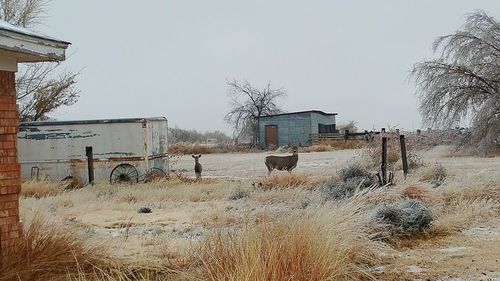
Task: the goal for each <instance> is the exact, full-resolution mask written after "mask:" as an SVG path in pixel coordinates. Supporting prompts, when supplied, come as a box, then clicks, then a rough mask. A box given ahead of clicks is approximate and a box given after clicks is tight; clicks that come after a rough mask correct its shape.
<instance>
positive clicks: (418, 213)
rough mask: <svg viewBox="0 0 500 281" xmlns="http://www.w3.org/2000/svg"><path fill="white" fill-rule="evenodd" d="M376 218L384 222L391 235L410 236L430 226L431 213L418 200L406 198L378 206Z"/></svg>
mask: <svg viewBox="0 0 500 281" xmlns="http://www.w3.org/2000/svg"><path fill="white" fill-rule="evenodd" d="M375 217H376V219H377V220H378V221H380V222H382V223H385V224H386V226H387V227H388V229H387V230H388V232H389V233H390V234H391V235H392V236H393V237H404V236H410V235H413V234H417V233H422V232H424V231H426V230H427V229H429V228H430V226H431V223H432V214H431V212H430V211H429V209H428V208H427V207H426V206H425V205H424V204H423V203H422V201H420V200H416V199H407V200H405V201H403V202H400V203H394V204H391V205H385V206H382V207H380V208H379V209H378V210H377V212H376V215H375Z"/></svg>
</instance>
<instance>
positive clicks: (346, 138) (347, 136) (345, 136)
mask: <svg viewBox="0 0 500 281" xmlns="http://www.w3.org/2000/svg"><path fill="white" fill-rule="evenodd" d="M348 139H349V130H345V131H344V140H345V141H346V140H348Z"/></svg>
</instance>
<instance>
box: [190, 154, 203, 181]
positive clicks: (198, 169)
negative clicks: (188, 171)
mask: <svg viewBox="0 0 500 281" xmlns="http://www.w3.org/2000/svg"><path fill="white" fill-rule="evenodd" d="M191 156H192V157H193V158H194V173H195V175H196V180H197V181H201V171H202V167H201V164H200V157H201V154H198V155H191Z"/></svg>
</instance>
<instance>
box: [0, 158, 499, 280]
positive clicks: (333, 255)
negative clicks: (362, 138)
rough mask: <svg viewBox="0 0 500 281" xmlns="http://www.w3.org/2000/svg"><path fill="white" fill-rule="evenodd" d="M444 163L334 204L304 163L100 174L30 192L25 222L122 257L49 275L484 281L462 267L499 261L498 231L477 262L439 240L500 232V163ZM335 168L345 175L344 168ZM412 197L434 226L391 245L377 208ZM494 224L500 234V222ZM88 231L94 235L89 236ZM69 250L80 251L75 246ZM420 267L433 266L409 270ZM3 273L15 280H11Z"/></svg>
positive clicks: (454, 242) (473, 253) (453, 242)
mask: <svg viewBox="0 0 500 281" xmlns="http://www.w3.org/2000/svg"><path fill="white" fill-rule="evenodd" d="M346 152H348V151H346ZM354 153H355V152H354V151H353V156H354ZM318 155H319V154H318ZM323 155H325V154H323ZM308 156H314V154H312V155H308ZM189 158H190V157H189ZM435 161H436V160H432V162H435ZM439 161H443V163H444V164H445V165H446V168H447V170H449V171H450V173H449V174H448V176H447V178H446V181H445V182H444V183H443V185H442V186H440V187H439V188H436V189H434V188H431V187H430V184H429V183H428V182H424V183H422V182H419V179H420V176H421V175H422V174H423V173H425V171H426V170H425V169H423V168H420V169H418V170H415V171H413V173H411V174H410V175H409V176H408V178H407V180H406V181H405V184H401V182H402V175H401V173H400V172H398V173H399V175H400V177H399V178H398V180H397V181H396V185H393V186H390V187H380V188H367V189H363V190H357V191H356V192H355V193H354V194H353V196H352V197H350V198H349V199H345V200H341V201H325V200H324V198H323V197H322V196H321V192H320V190H319V189H314V187H316V186H319V185H321V183H322V182H323V179H322V178H316V177H314V176H312V175H309V174H300V173H299V174H297V173H296V171H294V172H293V173H292V174H289V173H286V172H279V171H277V172H273V174H272V175H271V176H270V177H267V178H265V179H264V181H263V182H262V183H263V188H253V189H252V184H251V182H255V181H257V182H258V181H261V180H262V179H263V178H262V177H260V174H259V175H256V176H255V177H254V178H252V179H251V180H246V179H237V180H234V179H233V180H210V181H205V180H204V181H203V182H201V183H200V182H194V181H191V180H190V178H188V177H185V176H182V175H181V177H175V176H174V177H172V178H171V179H170V180H164V181H158V182H153V183H148V184H137V185H124V186H114V185H109V184H104V183H99V184H96V185H95V186H93V187H92V188H83V189H79V190H70V191H66V192H63V193H60V194H57V195H56V196H39V197H27V196H24V197H23V199H22V200H21V215H22V219H23V221H29V220H30V219H29V218H30V217H31V216H32V214H33V213H37V211H40V212H42V213H44V216H45V217H46V218H47V219H50V220H51V222H53V223H54V224H55V225H57V226H59V227H61V229H60V230H66V229H67V228H68V227H69V228H71V229H72V230H74V231H75V232H77V233H78V235H77V236H71V237H72V238H71V239H76V240H75V241H76V242H74V243H83V245H84V246H85V247H87V248H89V249H90V248H92V247H96V246H93V245H95V244H94V243H95V242H96V241H101V242H100V243H102V244H101V245H100V246H99V247H100V248H102V249H106V250H107V252H108V253H110V254H109V259H110V260H112V261H116V263H113V264H102V261H100V260H99V258H98V257H97V258H93V257H92V256H90V257H89V258H85V257H83V258H82V257H81V255H80V256H78V255H77V256H78V258H77V259H78V261H79V263H78V264H77V263H75V262H73V260H75V259H74V258H70V257H69V255H72V254H67V253H65V255H63V254H61V256H62V257H63V256H64V257H66V259H67V266H68V267H70V270H68V271H67V273H64V274H61V273H60V272H59V271H54V274H53V275H50V274H49V273H47V272H42V274H46V275H41V276H42V280H51V278H52V280H79V281H97V280H99V281H101V280H102V281H104V280H106V281H116V280H120V281H129V280H133V281H136V280H140V281H146V280H360V279H361V280H366V279H373V278H378V279H381V280H390V279H391V278H392V280H401V279H405V280H414V279H422V280H426V279H431V280H436V279H443V278H446V276H458V277H461V278H462V279H467V280H469V279H474V278H468V277H467V276H465V275H461V274H462V272H463V268H464V264H466V263H467V262H469V263H470V261H471V260H472V259H476V262H475V263H477V264H479V263H481V265H478V267H480V268H481V266H483V265H485V264H487V265H488V266H490V265H495V263H494V262H490V263H482V262H480V259H478V258H477V257H481V258H484V259H487V260H491V257H492V256H493V254H494V253H495V251H493V249H492V245H494V243H493V242H492V241H490V240H487V239H489V238H488V237H490V236H487V237H486V238H485V240H484V241H490V242H489V243H490V244H487V246H485V249H479V248H478V249H472V248H471V250H470V251H469V252H467V256H466V258H467V259H465V258H460V257H455V256H453V257H447V256H446V255H445V254H446V253H444V252H439V251H438V250H437V249H439V248H447V247H454V246H467V247H469V244H467V245H465V243H469V242H470V241H478V239H479V238H477V237H476V236H474V237H470V236H465V234H464V233H466V232H468V231H471V230H472V231H473V230H474V229H475V228H478V227H484V228H488V231H490V229H489V227H491V225H493V226H495V223H496V225H497V226H498V220H499V219H500V215H499V214H500V189H499V188H498V186H499V185H498V183H499V180H500V174H498V173H496V171H497V170H496V167H497V166H498V163H499V162H496V161H493V160H492V159H485V160H484V161H486V162H484V163H483V162H479V161H483V159H472V160H471V159H470V158H467V159H465V158H464V159H462V158H440V159H439ZM257 173H260V171H258V172H256V174H257ZM327 176H337V177H339V175H338V173H337V171H335V170H334V169H331V172H330V173H329V174H325V175H324V177H325V178H326V177H327ZM399 179H401V181H399ZM240 193H241V194H240ZM405 197H408V198H412V199H419V200H422V201H424V202H425V204H426V206H427V207H428V208H429V209H430V211H431V213H432V216H433V219H434V220H433V223H432V225H431V228H430V229H428V230H427V231H426V233H423V234H419V235H414V236H411V237H404V238H400V239H399V240H398V241H395V240H397V239H392V240H391V239H387V240H386V239H383V241H384V242H381V241H380V240H379V239H380V238H386V237H388V236H387V235H389V234H388V233H387V232H385V231H383V229H381V227H380V226H381V225H380V224H377V221H375V220H374V213H375V211H376V210H377V207H378V206H380V205H382V204H392V203H394V202H400V201H401V200H402V199H403V198H405ZM232 199H238V200H232ZM140 207H148V208H151V210H152V213H150V214H139V213H137V210H138V209H139V208H140ZM28 225H29V224H28ZM495 229H496V230H495ZM492 231H493V233H498V227H497V228H493V230H492ZM495 231H497V232H495ZM49 236H50V235H49ZM78 237H85V240H83V241H84V242H82V240H79V239H78ZM459 238H460V239H459ZM40 239H41V238H40ZM47 239H49V240H50V239H52V238H47ZM80 239H81V238H80ZM495 241H498V239H497V240H495ZM198 242H199V244H198ZM479 242H480V241H478V244H474V245H480V243H479ZM50 243H52V242H47V243H45V244H44V243H41V242H37V243H36V244H37V245H40V247H42V249H40V251H47V248H54V249H59V248H58V247H49V246H47V245H48V244H50ZM387 243H390V244H387ZM460 243H462V244H460ZM485 245H486V244H485ZM32 247H35V246H32ZM65 247H67V248H68V249H70V250H67V251H66V252H68V253H69V252H71V247H74V246H71V245H67V246H65ZM77 249H78V248H77ZM33 251H34V250H33ZM58 251H59V250H58ZM80 252H81V251H80ZM91 254H92V253H91ZM438 255H441V256H442V259H441V260H440V263H439V264H437V263H435V262H434V256H438ZM35 256H40V255H39V254H36V255H35ZM117 257H119V258H120V260H117ZM55 260H58V259H57V258H56V259H55ZM82 260H83V261H84V260H90V262H82ZM454 260H457V261H460V262H456V263H454V262H453V261H454ZM11 264H12V263H11ZM90 264H92V265H95V266H92V267H90ZM379 265H383V266H385V270H386V271H385V272H384V273H377V272H376V271H373V268H375V267H377V266H379ZM412 265H418V266H420V267H422V268H424V270H425V271H424V272H421V273H418V274H415V273H411V272H408V266H412ZM443 265H444V266H443ZM23 266H25V265H23ZM64 266H66V265H63V266H62V267H64ZM57 267H60V266H57ZM6 268H7V267H3V270H4V271H3V272H6V271H5V269H6ZM23 268H24V267H23ZM492 268H493V267H492ZM30 270H31V271H34V273H32V274H33V275H31V276H34V274H38V273H39V272H41V271H40V266H38V267H34V268H31V267H29V266H26V271H30ZM3 272H0V275H1V276H3V275H2V274H3ZM11 272H15V270H11ZM26 274H28V273H26ZM10 276H13V275H12V273H11V275H10ZM29 277H30V276H28V277H27V278H25V279H21V280H30V279H29ZM34 279H35V280H36V279H37V278H34ZM38 279H39V278H38ZM4 280H8V279H1V278H0V281H4ZM16 280H18V279H16Z"/></svg>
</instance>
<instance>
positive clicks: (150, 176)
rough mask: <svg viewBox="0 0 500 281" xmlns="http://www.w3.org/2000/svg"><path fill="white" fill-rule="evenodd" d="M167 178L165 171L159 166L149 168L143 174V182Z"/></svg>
mask: <svg viewBox="0 0 500 281" xmlns="http://www.w3.org/2000/svg"><path fill="white" fill-rule="evenodd" d="M165 178H167V173H165V171H163V170H162V169H160V168H151V169H149V170H148V171H147V172H146V175H145V176H144V182H145V183H148V182H153V181H157V180H161V179H165Z"/></svg>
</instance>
